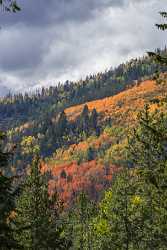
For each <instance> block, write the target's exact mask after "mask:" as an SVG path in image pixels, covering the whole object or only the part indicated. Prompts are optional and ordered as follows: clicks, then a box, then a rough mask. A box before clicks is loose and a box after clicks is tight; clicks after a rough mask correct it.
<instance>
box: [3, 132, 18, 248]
mask: <svg viewBox="0 0 167 250" xmlns="http://www.w3.org/2000/svg"><path fill="white" fill-rule="evenodd" d="M4 138H5V136H4V134H3V133H0V249H2V250H6V249H13V248H15V249H17V247H18V245H17V242H16V241H15V240H14V237H13V229H12V227H11V214H12V212H14V210H15V202H14V198H15V195H14V189H13V178H12V177H6V176H4V174H3V170H4V168H5V169H6V168H7V167H8V161H9V158H10V154H9V153H4V152H3V149H2V142H3V140H4Z"/></svg>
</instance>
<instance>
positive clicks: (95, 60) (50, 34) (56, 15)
mask: <svg viewBox="0 0 167 250" xmlns="http://www.w3.org/2000/svg"><path fill="white" fill-rule="evenodd" d="M165 2H166V3H167V0H166V1H162V2H160V1H159V0H147V1H144V0H84V1H79V0H68V1H67V0H61V1H60V0H49V1H46V0H38V1H34V0H28V1H27V0H20V5H21V6H22V11H21V12H20V13H18V14H12V15H11V14H6V13H3V14H2V15H0V23H1V26H2V29H1V30H0V92H2V90H1V89H4V86H6V88H7V89H12V90H19V91H20V90H21V91H22V90H23V91H24V90H28V89H31V88H36V87H39V86H41V85H45V86H46V85H49V84H56V83H57V82H58V81H65V80H66V79H70V80H72V79H79V78H81V77H85V76H86V75H87V74H90V73H94V72H97V71H103V70H105V69H106V68H110V67H111V66H116V65H118V64H119V63H121V62H123V61H126V60H128V59H130V58H131V57H136V56H139V55H142V54H143V53H144V52H145V51H147V50H150V49H154V48H157V47H163V46H164V45H165V43H164V42H163V41H164V40H165V39H166V38H167V36H166V34H165V33H163V32H160V31H157V30H156V29H155V27H154V23H156V22H159V21H160V20H161V19H160V17H159V15H158V12H159V11H160V10H164V9H165V7H166V3H165ZM5 91H6V90H5ZM3 93H4V90H3Z"/></svg>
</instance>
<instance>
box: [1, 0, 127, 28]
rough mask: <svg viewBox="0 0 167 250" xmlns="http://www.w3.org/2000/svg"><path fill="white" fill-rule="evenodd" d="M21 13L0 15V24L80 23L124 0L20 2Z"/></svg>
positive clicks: (44, 24) (27, 0)
mask: <svg viewBox="0 0 167 250" xmlns="http://www.w3.org/2000/svg"><path fill="white" fill-rule="evenodd" d="M18 3H19V4H20V6H21V8H22V11H21V12H20V13H17V14H15V15H13V14H9V13H2V15H1V16H0V23H1V24H5V25H13V24H17V23H22V24H25V25H30V26H33V27H34V26H40V27H42V26H46V25H51V24H53V23H54V24H55V25H57V24H60V23H63V22H66V21H75V22H76V21H78V22H82V21H84V20H88V19H89V18H91V17H92V16H93V15H94V14H95V12H96V11H100V10H102V9H104V8H106V7H109V6H113V7H114V6H115V7H116V6H121V5H123V4H124V0H82V1H80V0H36V1H34V0H20V1H18Z"/></svg>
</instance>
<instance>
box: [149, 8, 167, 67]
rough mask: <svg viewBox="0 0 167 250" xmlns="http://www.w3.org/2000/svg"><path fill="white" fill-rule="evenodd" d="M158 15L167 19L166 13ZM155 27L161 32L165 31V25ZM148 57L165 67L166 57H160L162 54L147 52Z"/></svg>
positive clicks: (166, 25) (166, 28) (166, 26)
mask: <svg viewBox="0 0 167 250" xmlns="http://www.w3.org/2000/svg"><path fill="white" fill-rule="evenodd" d="M160 15H161V16H162V17H163V18H165V19H166V18H167V12H160ZM156 27H157V28H158V29H160V30H162V31H165V30H167V23H162V24H156ZM148 55H149V56H150V57H153V59H154V60H155V61H156V62H158V63H160V64H161V65H167V56H166V55H162V53H155V52H148Z"/></svg>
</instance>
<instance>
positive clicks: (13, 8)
mask: <svg viewBox="0 0 167 250" xmlns="http://www.w3.org/2000/svg"><path fill="white" fill-rule="evenodd" d="M0 6H2V9H3V10H4V11H8V12H14V13H15V12H17V11H20V10H21V8H20V7H19V5H18V4H17V1H16V0H0Z"/></svg>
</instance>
